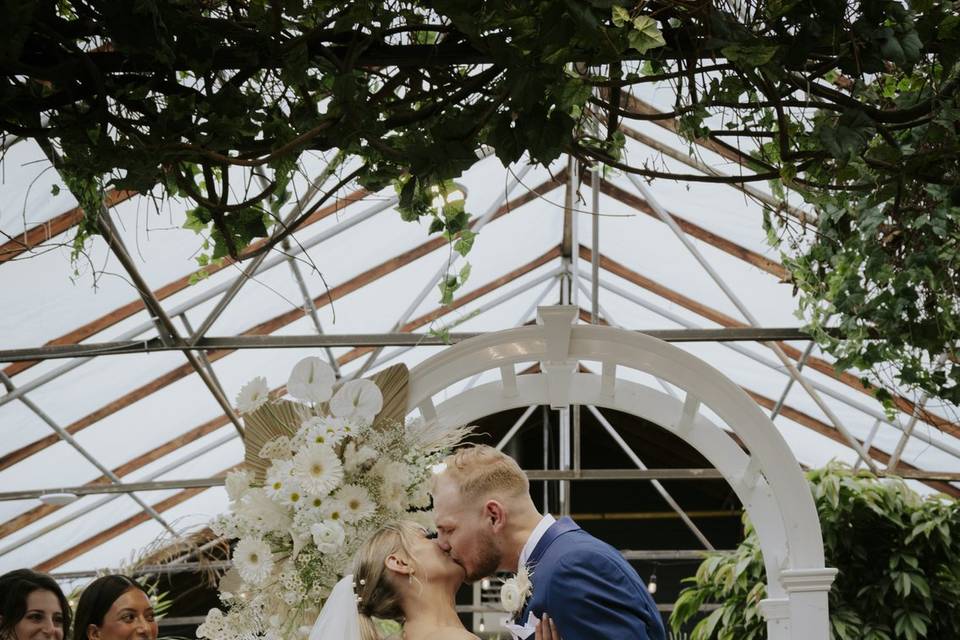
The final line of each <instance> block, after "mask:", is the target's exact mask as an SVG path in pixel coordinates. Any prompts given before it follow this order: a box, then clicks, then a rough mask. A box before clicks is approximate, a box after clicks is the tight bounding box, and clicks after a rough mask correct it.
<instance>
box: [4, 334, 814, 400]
mask: <svg viewBox="0 0 960 640" xmlns="http://www.w3.org/2000/svg"><path fill="white" fill-rule="evenodd" d="M635 331H637V332H638V333H644V334H646V335H648V336H652V337H654V338H657V339H659V340H663V341H665V342H769V341H771V340H791V341H803V340H810V336H809V335H807V334H805V333H803V331H802V329H800V328H797V327H723V328H719V329H707V328H703V329H642V330H635ZM483 334H484V332H467V333H453V334H450V339H451V340H452V341H453V342H458V341H461V340H466V339H467V338H472V337H474V336H478V335H483ZM440 344H446V341H445V340H444V339H443V338H440V337H437V336H431V335H430V334H417V333H407V332H393V333H343V334H330V333H328V334H324V335H291V336H273V335H240V336H230V337H226V336H224V337H219V336H217V337H208V338H201V339H200V340H199V341H198V342H197V344H195V345H193V346H191V345H189V344H186V343H185V342H181V343H180V344H172V345H164V344H163V343H162V342H161V341H160V340H158V339H155V338H154V339H149V340H118V341H116V342H100V343H86V344H67V345H50V346H43V347H33V348H28V349H6V350H0V362H18V361H23V360H56V359H62V358H76V357H87V356H91V357H92V356H118V355H128V354H132V353H154V352H160V351H183V352H190V351H194V350H197V351H199V350H212V349H300V348H304V347H312V348H326V347H402V346H410V345H412V346H418V345H424V346H436V345H440ZM33 388H35V387H33ZM21 389H22V387H21ZM27 391H29V389H28V390H27ZM23 393H26V391H24V392H23ZM19 395H20V394H17V395H16V396H13V397H10V399H9V400H5V397H4V398H0V405H3V404H6V403H7V402H9V401H10V400H15V399H16V398H17V397H19Z"/></svg>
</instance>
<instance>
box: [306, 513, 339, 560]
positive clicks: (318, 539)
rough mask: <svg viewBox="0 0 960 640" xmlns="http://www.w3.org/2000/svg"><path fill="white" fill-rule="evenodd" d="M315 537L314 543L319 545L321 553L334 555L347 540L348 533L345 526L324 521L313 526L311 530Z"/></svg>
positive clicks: (331, 521) (332, 521)
mask: <svg viewBox="0 0 960 640" xmlns="http://www.w3.org/2000/svg"><path fill="white" fill-rule="evenodd" d="M310 533H311V534H312V535H313V543H314V544H315V545H317V549H318V550H319V551H320V553H334V552H336V551H337V550H338V549H339V548H340V547H341V546H342V545H343V541H344V540H345V539H346V532H345V531H344V530H343V526H342V525H341V524H340V523H339V522H336V521H334V520H324V521H323V522H319V523H317V524H315V525H313V526H312V527H311V528H310Z"/></svg>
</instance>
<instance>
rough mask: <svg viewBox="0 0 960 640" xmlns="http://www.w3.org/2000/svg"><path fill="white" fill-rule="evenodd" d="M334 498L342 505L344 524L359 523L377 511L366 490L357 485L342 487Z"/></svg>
mask: <svg viewBox="0 0 960 640" xmlns="http://www.w3.org/2000/svg"><path fill="white" fill-rule="evenodd" d="M334 497H335V498H336V499H337V500H338V501H339V502H340V503H341V504H342V505H343V520H344V522H360V521H361V520H363V519H364V518H367V517H369V516H371V515H373V513H374V511H376V509H377V507H376V505H375V504H373V500H371V499H370V494H369V493H368V492H367V490H366V489H364V488H363V487H361V486H360V485H357V484H345V485H343V487H341V488H340V490H339V491H337V493H336V495H335V496H334Z"/></svg>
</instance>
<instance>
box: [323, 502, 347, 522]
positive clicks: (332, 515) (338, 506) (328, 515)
mask: <svg viewBox="0 0 960 640" xmlns="http://www.w3.org/2000/svg"><path fill="white" fill-rule="evenodd" d="M343 512H344V506H343V503H342V502H340V501H339V500H334V499H332V498H331V499H328V500H326V501H324V503H323V506H322V507H320V513H321V514H322V515H323V519H324V520H332V521H334V522H343Z"/></svg>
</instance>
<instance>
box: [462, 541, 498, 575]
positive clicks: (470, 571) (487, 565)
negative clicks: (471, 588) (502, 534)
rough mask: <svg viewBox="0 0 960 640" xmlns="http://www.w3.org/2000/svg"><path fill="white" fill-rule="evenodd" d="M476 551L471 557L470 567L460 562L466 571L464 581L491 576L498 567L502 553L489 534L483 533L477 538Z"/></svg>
mask: <svg viewBox="0 0 960 640" xmlns="http://www.w3.org/2000/svg"><path fill="white" fill-rule="evenodd" d="M476 550H477V553H476V555H475V556H474V558H473V562H471V563H470V564H471V565H472V566H471V567H467V566H465V565H464V564H463V563H461V564H460V566H461V567H463V570H464V572H465V573H466V575H465V577H464V579H463V581H464V582H476V581H477V580H482V579H483V578H486V577H488V576H492V575H493V574H495V573H496V572H497V569H499V568H500V560H502V554H501V553H500V549H498V548H497V546H496V540H495V539H494V538H493V536H491V535H489V534H488V535H483V536H482V537H480V539H478V540H477V545H476Z"/></svg>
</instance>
